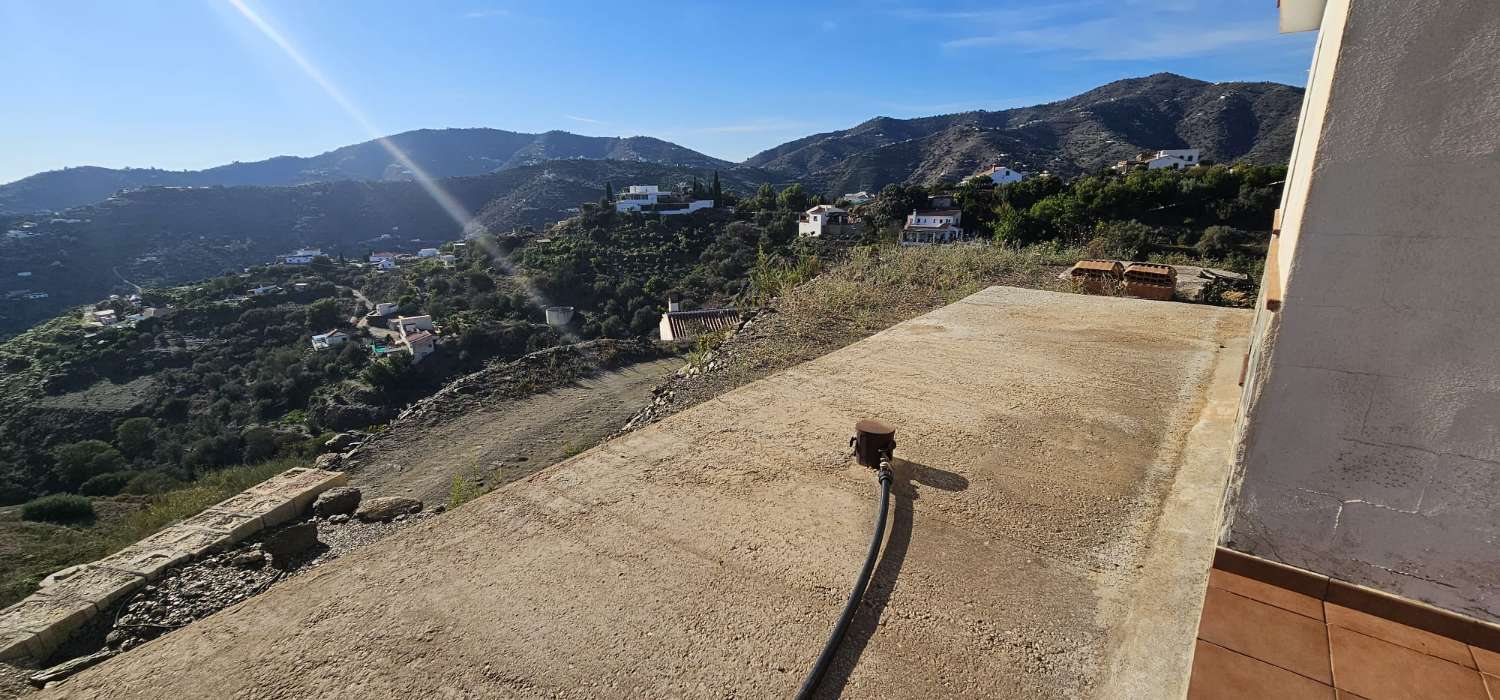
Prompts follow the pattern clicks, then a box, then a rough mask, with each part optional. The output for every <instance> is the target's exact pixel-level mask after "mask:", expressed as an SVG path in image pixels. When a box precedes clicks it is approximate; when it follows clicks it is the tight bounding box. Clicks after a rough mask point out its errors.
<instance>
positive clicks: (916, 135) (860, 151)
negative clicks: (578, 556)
mask: <svg viewBox="0 0 1500 700" xmlns="http://www.w3.org/2000/svg"><path fill="white" fill-rule="evenodd" d="M1302 92H1303V91H1302V89H1301V88H1297V87H1292V86H1290V85H1281V84H1278V83H1210V82H1205V81H1202V80H1194V79H1192V78H1186V77H1183V76H1180V75H1175V74H1172V73H1158V74H1156V75H1151V76H1147V77H1144V78H1131V79H1127V80H1119V81H1116V82H1113V83H1109V84H1107V85H1103V86H1101V87H1098V88H1095V89H1093V90H1090V91H1088V92H1085V93H1083V94H1081V95H1078V96H1076V97H1071V98H1068V99H1065V100H1061V101H1058V102H1052V103H1048V104H1044V105H1037V106H1033V107H1020V108H1016V109H1006V110H1001V111H994V112H990V111H975V112H963V113H960V114H948V115H941V116H933V117H921V118H916V119H892V118H890V117H876V118H874V119H871V120H869V121H866V122H864V123H862V124H859V125H858V126H855V127H853V128H850V129H845V130H843V131H833V132H828V133H822V134H814V135H812V136H808V137H805V138H801V139H797V140H795V141H790V142H787V143H784V144H782V145H780V146H777V147H775V148H771V149H768V150H766V151H763V152H761V153H758V154H756V155H755V156H752V157H751V158H750V159H749V160H746V161H745V164H746V165H751V166H756V167H761V168H765V169H767V170H770V171H772V172H778V173H783V174H785V175H786V176H787V177H789V178H794V179H798V180H801V181H803V182H804V183H805V184H806V185H807V186H808V187H809V188H810V189H812V190H813V191H823V192H829V193H841V192H853V191H856V190H875V189H878V188H879V187H881V186H883V185H886V184H890V183H893V182H895V183H920V184H931V183H935V182H938V181H941V180H945V179H949V180H956V179H959V178H962V177H965V176H967V175H971V174H973V173H974V172H976V171H978V170H980V169H981V168H983V167H985V166H988V165H990V164H993V163H1000V164H1002V165H1008V166H1010V167H1014V168H1018V169H1021V170H1029V171H1039V170H1048V171H1050V172H1052V173H1054V174H1058V175H1063V176H1073V175H1078V174H1081V173H1084V172H1090V171H1094V170H1097V169H1099V168H1101V167H1106V166H1109V165H1112V164H1114V163H1115V162H1116V161H1119V160H1123V159H1125V158H1128V157H1130V156H1133V155H1135V154H1136V153H1138V152H1141V151H1145V150H1155V149H1159V148H1189V147H1193V148H1201V149H1203V157H1204V158H1205V159H1208V160H1212V161H1218V162H1231V161H1241V160H1242V161H1247V162H1252V163H1258V164H1262V163H1281V162H1285V161H1286V160H1287V158H1288V157H1289V156H1290V154H1291V147H1292V140H1293V137H1294V135H1295V133H1296V127H1297V117H1298V113H1299V112H1300V109H1301V104H1302Z"/></svg>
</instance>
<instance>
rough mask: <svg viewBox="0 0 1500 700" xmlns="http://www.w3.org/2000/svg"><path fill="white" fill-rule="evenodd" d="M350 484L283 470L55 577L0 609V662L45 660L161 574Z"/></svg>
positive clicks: (315, 472)
mask: <svg viewBox="0 0 1500 700" xmlns="http://www.w3.org/2000/svg"><path fill="white" fill-rule="evenodd" d="M348 482H349V477H348V476H346V475H345V474H344V473H343V472H333V471H326V470H321V469H308V468H304V467H297V468H294V469H288V470H286V471H284V472H282V473H280V474H277V475H276V476H273V477H271V478H270V479H267V480H265V481H263V482H261V483H260V484H257V485H255V486H252V487H250V488H249V489H246V490H245V491H242V492H240V493H239V494H236V495H234V496H231V497H230V498H228V499H226V500H224V501H222V502H220V503H218V504H215V505H213V506H210V507H209V508H207V509H205V510H203V512H201V513H197V514H195V515H193V516H191V517H189V518H185V519H183V520H182V521H179V522H177V523H174V524H172V525H169V526H167V527H165V528H162V529H161V530H158V531H156V532H154V533H152V534H151V535H148V536H147V537H145V538H144V539H142V540H140V541H138V542H136V543H135V544H132V545H130V546H128V547H125V548H124V549H121V550H120V551H118V552H115V553H113V554H110V555H109V556H107V557H104V558H103V559H100V560H98V561H94V562H89V563H87V564H80V565H76V566H71V567H68V568H66V569H62V570H60V571H57V572H55V573H53V574H52V575H50V576H48V577H47V578H46V579H44V580H43V583H42V587H40V588H38V590H37V592H36V593H33V594H31V595H30V596H27V597H26V598H25V599H24V600H22V601H20V602H18V603H16V604H14V605H11V606H10V607H7V608H5V609H3V610H0V660H4V661H18V660H24V659H27V658H31V659H34V660H42V659H45V658H46V657H47V655H49V654H51V653H52V652H53V651H56V650H57V648H58V647H59V646H61V645H62V643H63V642H65V641H67V639H68V636H69V635H71V634H72V633H73V631H74V630H76V629H78V628H79V627H81V626H83V624H84V623H86V622H88V621H89V619H91V618H93V617H94V616H95V615H98V614H99V613H102V612H104V611H106V610H109V609H110V608H112V607H113V606H114V605H115V604H116V603H118V602H120V601H121V600H122V599H124V598H125V597H126V596H128V595H130V594H131V593H134V592H135V591H136V590H138V589H139V588H140V587H142V586H144V585H146V582H147V581H151V580H153V579H156V578H157V577H159V576H161V575H162V574H163V573H164V572H165V571H166V570H167V569H169V568H171V567H173V566H176V565H178V564H181V563H184V562H187V561H190V560H192V559H195V558H198V557H201V556H203V555H205V554H208V553H211V552H214V551H218V550H222V549H225V548H227V547H229V546H230V545H233V544H234V543H236V542H239V541H240V540H243V539H245V538H247V537H249V536H251V535H253V534H255V533H257V532H260V531H261V530H263V529H265V528H269V527H275V526H276V525H280V524H282V523H285V522H288V521H291V520H295V519H296V518H298V517H299V516H301V514H302V513H304V512H306V511H307V510H308V509H309V508H311V507H312V504H313V501H315V500H317V498H318V495H319V494H321V493H323V492H324V491H327V490H328V489H331V488H334V487H335V486H344V485H346V484H347V483H348Z"/></svg>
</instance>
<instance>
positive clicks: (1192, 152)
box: [1114, 148, 1203, 172]
mask: <svg viewBox="0 0 1500 700" xmlns="http://www.w3.org/2000/svg"><path fill="white" fill-rule="evenodd" d="M1201 162H1203V150H1202V149H1199V148H1174V149H1165V150H1160V151H1147V152H1145V153H1142V154H1140V155H1138V156H1136V157H1135V158H1132V159H1130V160H1122V161H1120V162H1119V163H1117V164H1115V167H1114V169H1115V170H1117V171H1119V172H1127V171H1130V170H1135V169H1137V168H1144V169H1146V170H1160V169H1162V168H1172V169H1173V170H1181V169H1183V168H1191V167H1193V166H1195V165H1198V164H1199V163H1201Z"/></svg>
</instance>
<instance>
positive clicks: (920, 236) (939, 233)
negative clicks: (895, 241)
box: [901, 209, 964, 245]
mask: <svg viewBox="0 0 1500 700" xmlns="http://www.w3.org/2000/svg"><path fill="white" fill-rule="evenodd" d="M963 237H964V229H963V212H962V211H960V210H958V209H929V210H926V211H913V212H912V213H910V214H908V215H907V216H906V226H905V228H902V229H901V245H932V244H936V243H954V242H957V241H961V240H963Z"/></svg>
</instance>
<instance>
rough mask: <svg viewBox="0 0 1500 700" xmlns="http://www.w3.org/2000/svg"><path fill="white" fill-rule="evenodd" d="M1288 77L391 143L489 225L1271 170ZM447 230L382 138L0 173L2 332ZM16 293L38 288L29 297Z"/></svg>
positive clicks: (1293, 102) (1161, 78) (1295, 98)
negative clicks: (211, 159)
mask: <svg viewBox="0 0 1500 700" xmlns="http://www.w3.org/2000/svg"><path fill="white" fill-rule="evenodd" d="M1301 96H1302V90H1301V88H1296V87H1291V86H1287V85H1278V84H1274V83H1208V82H1204V81H1200V80H1192V79H1190V78H1184V77H1182V76H1178V75H1172V74H1158V75H1153V76H1148V77H1145V78H1134V79H1128V80H1121V81H1117V82H1114V83H1110V84H1108V85H1105V86H1102V87H1100V88H1097V89H1094V90H1090V91H1089V92H1086V93H1084V94H1082V95H1078V96H1076V97H1072V98H1069V99H1066V100H1062V101H1059V102H1053V103H1049V104H1045V105H1038V106H1035V107H1025V108H1018V109H1008V110H1002V111H976V112H965V113H962V114H951V115H942V116H934V117H922V118H917V119H891V118H887V117H878V118H875V119H871V120H869V121H867V122H865V123H863V124H860V125H858V126H855V127H853V128H851V129H847V130H844V131H836V132H829V133H824V134H815V135H812V136H808V137H805V138H802V139H798V140H795V141H791V142H789V143H786V144H782V145H780V146H777V147H775V148H772V149H770V150H767V151H765V152H763V153H760V154H757V155H756V156H754V157H752V158H750V159H749V160H747V161H745V162H743V163H738V164H735V163H730V162H727V161H723V160H719V159H716V158H712V157H710V156H707V155H704V154H701V153H698V152H696V151H692V150H690V149H687V148H683V147H681V146H677V145H675V144H672V143H669V142H666V141H662V140H659V139H654V138H648V137H631V138H612V137H589V136H578V135H575V134H569V133H566V132H560V131H552V132H547V133H544V134H522V133H516V132H510V131H501V130H496V129H440V130H420V131H410V132H405V133H401V134H396V135H394V136H391V137H389V138H388V141H389V142H390V143H391V144H393V145H395V146H397V147H398V148H400V149H401V150H403V151H404V152H406V153H407V154H408V155H409V156H410V158H411V160H412V161H413V162H415V163H416V164H417V165H418V167H420V168H422V169H423V170H424V171H426V172H427V173H428V174H430V175H432V176H434V177H438V178H442V185H443V187H444V188H445V189H447V190H449V191H450V192H451V193H452V194H453V195H454V197H455V198H456V199H457V200H458V201H459V202H460V203H462V204H463V206H465V207H466V208H467V209H468V210H469V211H470V212H473V213H474V214H475V215H476V220H477V221H478V222H479V223H480V224H482V225H483V226H485V227H486V228H488V229H489V230H491V231H508V230H511V229H513V228H516V227H522V226H541V225H545V224H548V223H551V222H554V221H558V220H561V219H563V218H566V217H567V216H569V215H570V211H572V210H574V208H575V207H577V206H579V204H580V203H582V202H587V201H594V200H597V199H598V198H599V196H600V195H601V194H602V193H603V191H604V188H605V186H606V183H609V184H612V185H614V186H615V187H617V188H618V187H621V186H624V185H629V184H657V185H673V184H676V183H679V182H684V181H688V180H691V179H693V178H697V179H699V180H701V181H704V182H707V181H709V180H710V179H712V177H713V176H714V175H715V174H718V175H719V176H720V177H721V179H722V180H723V184H724V187H725V188H726V189H727V190H730V191H735V192H740V193H742V194H747V193H749V192H750V191H753V190H754V189H755V188H756V187H758V186H760V185H761V184H765V183H772V184H775V185H777V186H783V185H786V184H789V183H792V182H801V183H803V184H804V186H806V187H807V188H808V189H810V190H811V191H812V192H815V193H824V194H829V195H833V196H837V195H838V194H840V193H844V192H852V191H857V190H869V191H876V190H878V189H880V188H881V187H882V186H884V185H887V184H891V183H921V184H933V183H939V182H949V181H956V180H958V179H961V178H962V177H964V176H967V175H969V174H971V173H974V172H976V171H978V170H979V169H981V168H983V167H984V166H987V165H990V164H995V163H998V164H1003V165H1008V166H1010V167H1013V168H1017V169H1021V170H1030V171H1039V170H1048V171H1051V172H1052V173H1054V174H1059V175H1064V176H1071V175H1077V174H1080V173H1085V172H1090V171H1094V170H1097V169H1099V168H1100V167H1103V166H1106V165H1109V164H1112V163H1113V162H1115V161H1117V160H1121V159H1123V158H1126V157H1130V156H1133V155H1135V154H1136V153H1138V152H1140V151H1144V150H1150V149H1157V148H1181V147H1197V148H1201V149H1203V157H1204V158H1205V159H1206V160H1211V161H1218V162H1231V161H1248V162H1253V163H1278V162H1285V161H1286V160H1287V158H1288V157H1289V155H1290V152H1291V145H1292V137H1293V133H1294V130H1295V128H1296V121H1297V116H1298V111H1299V109H1300V104H1301ZM460 233H461V231H460V227H459V225H458V224H457V223H456V222H454V221H453V219H452V218H450V217H449V216H448V215H447V214H446V213H445V212H443V211H442V209H441V208H440V207H438V206H437V205H436V204H434V203H433V201H432V200H431V198H430V197H428V196H427V194H426V193H425V192H424V190H423V189H422V188H421V187H420V186H418V184H417V183H415V182H413V181H412V178H411V173H409V172H407V171H406V169H405V168H404V167H403V166H402V165H401V164H400V163H399V162H397V161H396V159H395V158H394V157H393V156H392V155H391V154H390V152H389V151H388V150H387V148H386V147H385V146H384V145H382V144H381V143H380V142H379V141H367V142H364V143H360V144H355V145H352V146H346V147H344V148H339V149H336V150H333V151H329V152H328V153H324V154H321V155H317V156H312V157H306V158H303V157H294V156H282V157H278V158H271V159H269V160H264V161H257V162H253V163H233V164H229V165H223V166H219V167H216V168H210V169H207V170H200V171H165V170H154V169H125V170H111V169H107V168H70V169H66V170H58V171H53V172H48V173H41V174H38V175H33V176H31V177H27V178H24V179H22V180H18V181H16V182H12V183H9V184H6V185H0V298H10V299H23V300H21V301H10V302H7V303H6V304H3V305H0V336H3V335H5V334H8V333H10V332H14V331H16V330H19V329H21V328H25V327H26V326H28V325H30V324H31V323H34V322H36V321H38V320H41V319H44V318H48V317H50V316H52V315H55V314H56V313H57V312H59V311H61V310H62V309H64V308H66V307H68V306H70V305H74V304H79V303H84V302H88V301H92V300H95V299H98V298H99V297H101V296H103V295H105V294H108V293H110V292H111V291H114V290H119V289H126V288H128V287H127V286H125V285H126V280H129V282H132V283H138V284H147V285H151V284H174V283H181V282H186V281H190V280H193V279H198V278H201V277H204V276H208V275H212V274H217V273H220V272H223V271H225V270H233V269H238V268H240V267H243V266H245V265H250V264H254V263H257V262H263V261H265V260H268V259H270V258H271V256H273V255H275V254H277V253H282V252H287V251H289V250H291V249H293V248H296V247H299V246H322V247H323V248H325V249H326V250H328V251H329V252H330V253H334V254H337V253H343V254H345V255H349V256H356V255H361V254H363V253H365V252H368V250H369V249H370V248H372V247H392V248H396V249H398V250H399V249H405V248H411V247H413V244H414V243H416V242H417V241H423V242H436V241H441V240H449V239H452V238H455V237H457V236H459V235H460ZM23 292H32V293H45V294H46V295H47V297H46V298H26V297H25V294H23Z"/></svg>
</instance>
